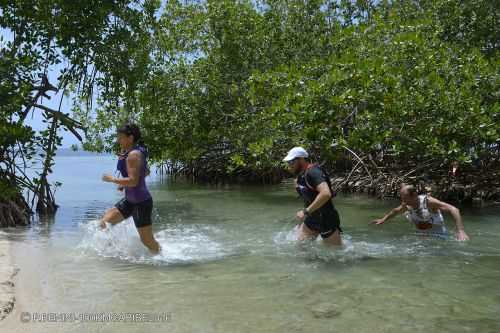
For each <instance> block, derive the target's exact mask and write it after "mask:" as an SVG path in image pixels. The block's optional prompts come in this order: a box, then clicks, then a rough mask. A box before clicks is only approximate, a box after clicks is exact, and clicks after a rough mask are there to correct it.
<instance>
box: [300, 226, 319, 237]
mask: <svg viewBox="0 0 500 333" xmlns="http://www.w3.org/2000/svg"><path fill="white" fill-rule="evenodd" d="M318 235H319V233H318V232H316V231H314V230H311V229H309V228H308V227H307V226H306V225H305V223H301V224H300V225H299V228H298V230H297V239H298V240H299V241H304V240H315V239H316V238H317V237H318Z"/></svg>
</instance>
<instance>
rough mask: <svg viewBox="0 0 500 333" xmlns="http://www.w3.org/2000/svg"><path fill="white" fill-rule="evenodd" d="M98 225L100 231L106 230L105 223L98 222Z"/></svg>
mask: <svg viewBox="0 0 500 333" xmlns="http://www.w3.org/2000/svg"><path fill="white" fill-rule="evenodd" d="M99 225H100V226H101V229H103V230H104V229H106V222H104V221H100V222H99Z"/></svg>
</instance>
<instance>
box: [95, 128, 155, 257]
mask: <svg viewBox="0 0 500 333" xmlns="http://www.w3.org/2000/svg"><path fill="white" fill-rule="evenodd" d="M117 136H118V144H119V145H120V148H121V149H122V151H123V152H124V153H123V154H121V157H120V159H119V160H118V165H117V169H118V170H119V171H120V173H121V175H122V177H123V178H115V177H113V176H111V175H104V176H102V180H103V181H105V182H109V183H115V184H117V185H118V186H119V188H124V189H125V197H124V198H123V199H121V200H120V201H118V203H116V204H115V207H113V208H111V209H108V210H107V211H106V213H105V214H104V216H103V217H102V218H101V220H100V223H101V227H102V228H103V229H105V228H106V222H108V223H111V224H117V223H120V222H122V221H123V220H124V219H126V218H128V217H130V216H132V217H133V219H134V224H135V227H136V228H137V231H138V232H139V236H140V238H141V241H142V243H143V244H144V245H145V246H146V247H147V248H148V249H149V250H150V251H151V252H152V253H154V254H156V253H158V252H159V251H160V246H159V244H158V242H157V241H156V239H155V238H154V236H153V229H152V226H151V224H152V221H151V214H152V211H153V199H152V198H151V194H150V193H149V191H148V188H147V187H146V180H145V178H146V176H147V174H148V172H149V169H148V164H147V152H146V150H145V149H144V148H143V147H141V146H139V145H138V144H137V142H138V141H139V139H140V138H141V132H140V130H139V127H137V125H134V124H126V125H125V126H123V127H121V128H119V129H118V131H117Z"/></svg>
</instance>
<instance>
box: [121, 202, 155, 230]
mask: <svg viewBox="0 0 500 333" xmlns="http://www.w3.org/2000/svg"><path fill="white" fill-rule="evenodd" d="M115 207H116V209H118V210H119V211H120V213H121V214H122V215H123V217H124V218H129V217H130V216H132V218H133V219H134V224H135V226H136V228H141V227H146V226H148V225H151V224H152V221H151V215H152V213H153V199H151V198H150V199H148V200H145V201H142V202H138V203H132V202H130V201H128V200H127V199H126V198H123V199H121V200H120V201H118V202H117V203H116V205H115Z"/></svg>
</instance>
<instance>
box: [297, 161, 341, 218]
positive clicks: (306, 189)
mask: <svg viewBox="0 0 500 333" xmlns="http://www.w3.org/2000/svg"><path fill="white" fill-rule="evenodd" d="M306 177H307V183H306ZM323 182H326V183H327V184H328V186H329V187H330V180H329V179H328V176H327V175H326V174H325V173H324V172H323V170H321V168H320V167H319V166H317V165H314V166H312V167H310V168H309V169H307V170H306V171H304V172H303V173H301V174H300V175H299V176H298V177H297V185H298V192H299V194H300V196H301V197H302V199H304V205H305V207H307V206H309V205H310V204H311V203H312V202H313V201H314V200H315V199H316V197H317V196H318V193H319V192H318V191H317V190H316V188H317V186H318V185H319V184H321V183H323ZM308 184H309V186H308ZM330 191H331V192H332V189H331V187H330ZM332 195H333V192H332ZM333 210H334V207H333V203H332V200H328V201H327V202H326V203H325V204H324V205H323V206H321V207H320V208H319V209H318V211H321V212H325V213H329V212H331V211H333ZM314 213H315V212H313V214H312V215H313V216H314V215H315V214H314Z"/></svg>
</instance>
